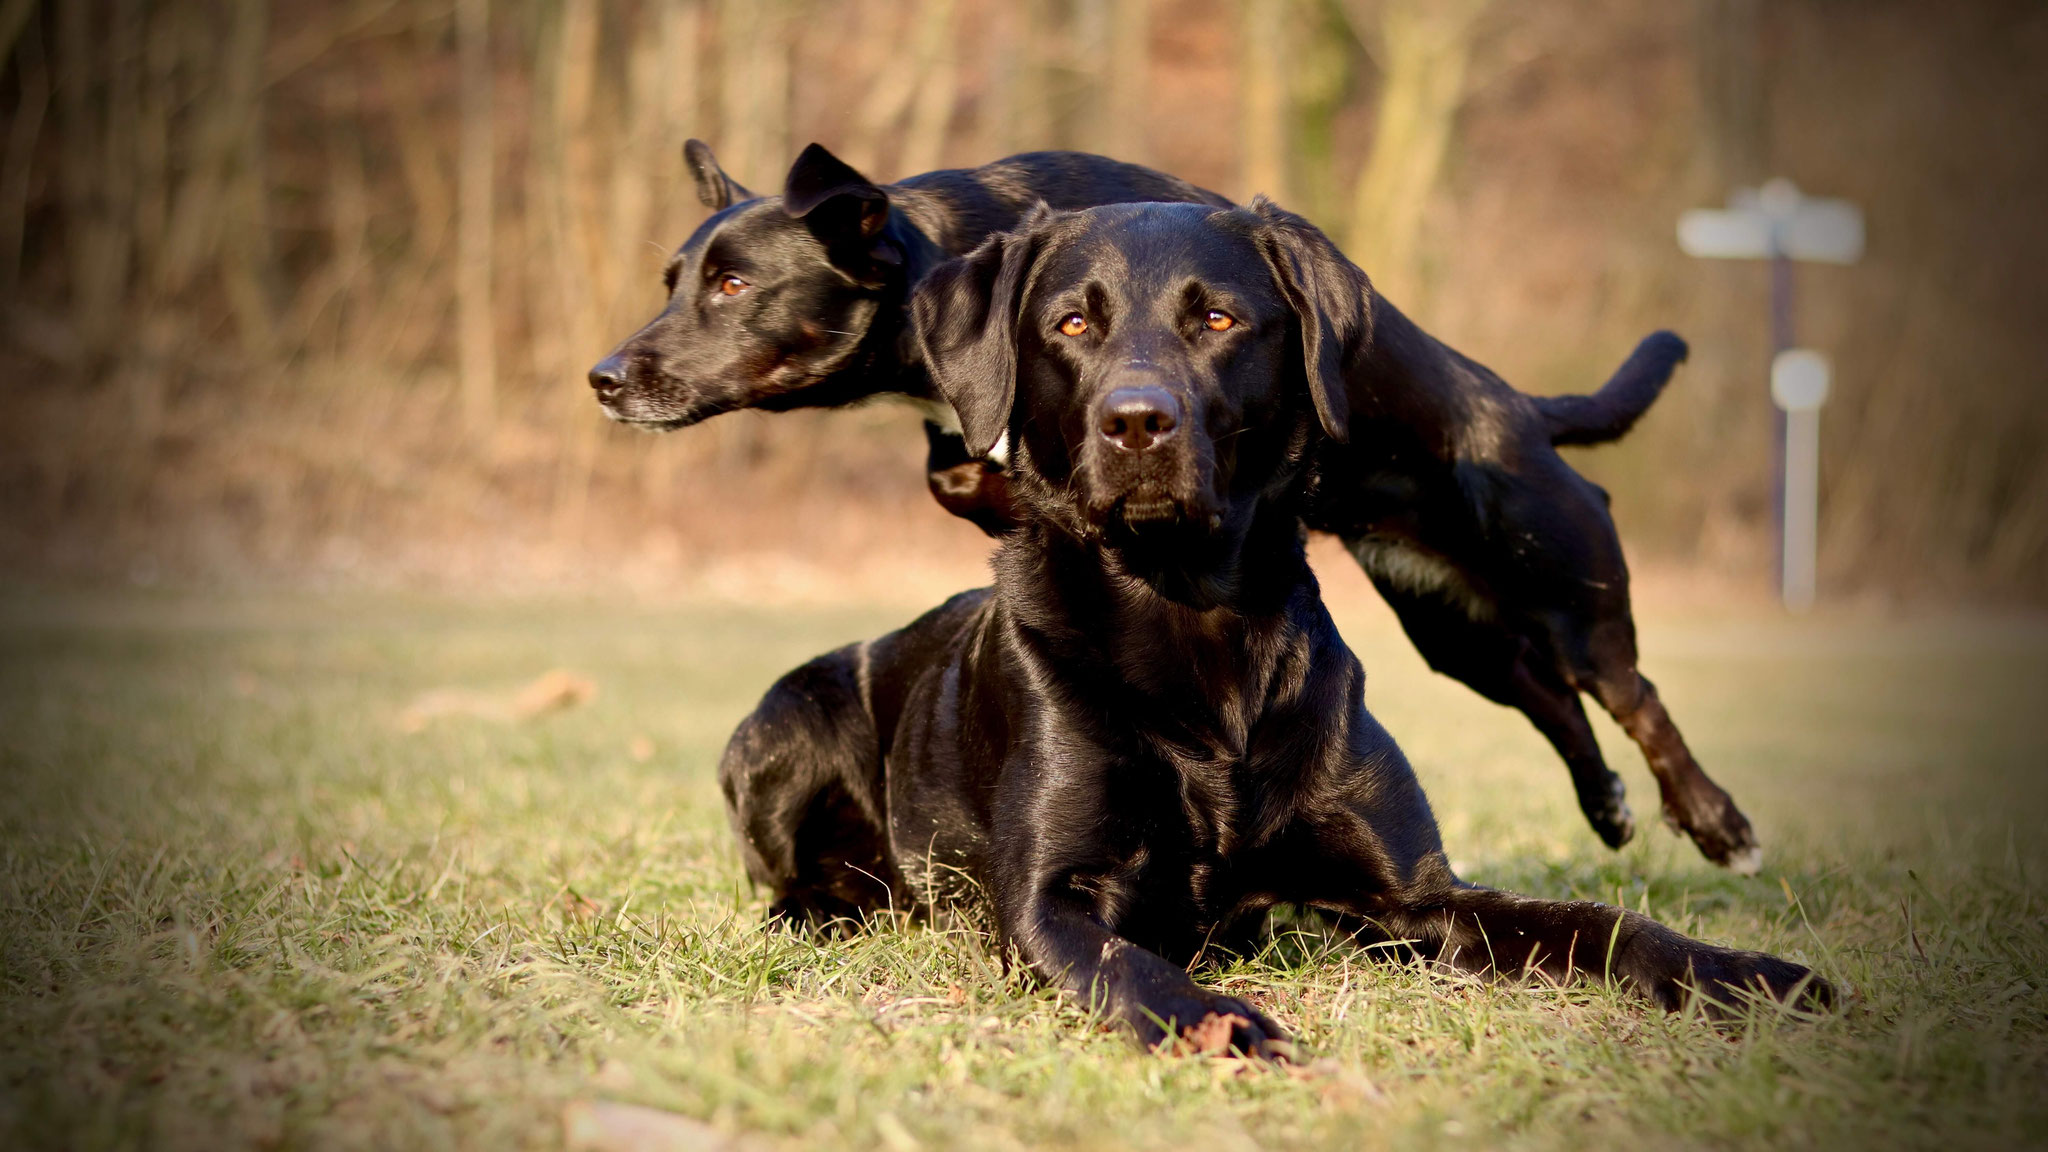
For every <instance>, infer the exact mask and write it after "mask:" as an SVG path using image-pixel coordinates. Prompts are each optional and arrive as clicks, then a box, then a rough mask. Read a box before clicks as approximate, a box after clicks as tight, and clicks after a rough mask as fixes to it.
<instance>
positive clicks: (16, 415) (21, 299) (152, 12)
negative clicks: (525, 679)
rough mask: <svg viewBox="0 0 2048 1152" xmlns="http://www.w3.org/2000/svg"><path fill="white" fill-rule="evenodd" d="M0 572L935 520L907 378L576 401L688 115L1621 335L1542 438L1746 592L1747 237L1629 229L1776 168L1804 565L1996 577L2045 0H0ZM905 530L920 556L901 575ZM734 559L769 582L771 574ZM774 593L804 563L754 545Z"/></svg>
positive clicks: (1756, 410) (1835, 574)
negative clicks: (1055, 152)
mask: <svg viewBox="0 0 2048 1152" xmlns="http://www.w3.org/2000/svg"><path fill="white" fill-rule="evenodd" d="M0 58H4V67H0V371H4V384H0V500H4V507H5V512H4V514H0V556H4V560H0V571H4V573H5V574H6V575H7V576H8V577H9V578H12V579H17V580H27V581H31V582H43V581H52V580H63V581H83V582H104V581H110V580H130V581H136V582H141V583H150V582H157V581H166V582H174V583H178V582H200V583H207V582H211V583H221V582H225V583H228V584H243V583H250V582H264V581H314V582H322V581H335V582H341V583H368V584H398V585H407V586H410V585H434V586H443V587H462V588H468V587H498V586H507V587H521V586H529V585H531V586H542V587H562V586H577V587H591V588H596V589H600V590H601V589H607V588H612V587H634V588H642V589H646V590H651V591H659V590H662V589H669V590H676V589H695V588H708V589H712V590H716V589H718V588H726V589H730V590H743V589H747V588H756V587H761V586H763V585H764V584H773V585H775V586H778V587H782V588H783V589H784V590H785V591H787V590H791V589H795V590H801V589H802V588H803V587H810V586H815V587H821V588H823V587H835V586H842V585H843V583H844V582H845V581H847V580H849V579H851V577H850V576H848V573H849V572H850V571H852V570H854V569H857V568H860V567H861V566H862V565H864V564H869V563H870V562H872V564H873V566H874V567H875V568H876V570H877V571H886V572H894V573H901V572H903V571H905V570H906V569H909V568H914V567H915V566H917V565H920V564H927V563H929V564H932V565H936V566H938V567H939V568H941V569H943V570H944V571H946V572H948V573H954V572H958V571H959V570H960V569H961V558H963V557H965V558H967V563H969V564H971V563H972V562H973V560H972V558H973V557H975V556H978V555H979V554H980V551H981V550H982V548H983V547H984V545H983V544H982V542H981V540H980V537H979V536H978V534H976V533H975V532H974V531H973V530H972V529H971V528H969V527H967V526H966V525H964V524H961V523H958V522H953V521H950V520H949V519H948V518H947V517H945V516H944V515H943V514H942V513H940V512H939V510H938V509H937V508H936V507H934V506H932V505H931V504H930V503H929V501H928V499H927V498H926V497H925V495H924V492H923V483H922V475H921V469H920V462H921V460H922V451H923V449H922V439H921V437H920V436H919V434H918V433H917V430H916V423H917V422H916V419H915V417H913V416H912V415H911V414H909V413H908V412H907V411H903V410H898V409H890V408H875V409H865V410H861V411H858V412H854V413H839V414H804V415H796V416H784V417H761V416H735V417H724V418H721V419H719V420H717V421H714V422H712V423H711V424H709V425H706V426H704V427H701V428H697V429H693V430H690V431H687V432H683V433H678V434H674V435H670V436H665V437H654V436H648V435H644V434H637V433H633V432H630V431H627V430H624V429H621V428H618V427H615V426H612V425H609V424H607V423H606V422H605V421H604V420H603V419H602V418H601V416H600V413H599V411H598V409H597V406H596V405H595V404H594V403H593V402H592V400H591V398H590V395H589V391H588V389H587V387H586V386H585V384H584V382H583V374H584V372H585V371H586V369H587V368H588V366H589V365H590V364H591V363H593V362H594V361H596V360H597V359H598V358H599V357H601V356H602V355H603V354H604V353H605V352H606V351H608V350H609V348H610V347H611V345H612V344H613V343H615V342H616V341H617V340H619V339H621V338H623V337H625V336H626V335H628V334H630V333H631V332H632V331H633V330H634V329H635V328H636V327H637V326H638V325H639V324H640V323H642V322H643V321H644V320H645V319H647V318H648V317H649V316H651V315H652V314H653V313H654V311H656V310H657V308H658V307H659V305H660V303H661V295H662V294H661V287H660V280H659V269H660V267H661V264H662V261H663V258H664V256H665V254H666V253H667V252H668V251H669V250H671V249H672V248H673V247H674V246H675V245H677V244H679V243H680V242H681V241H682V240H683V239H684V238H685V237H686V236H687V235H688V234H689V231H690V229H691V228H693V227H694V226H695V225H696V224H697V222H698V221H699V220H700V219H701V218H702V216H703V210H702V209H701V208H700V207H699V206H698V205H697V203H696V200H695V197H694V195H693V193H692V190H691V187H690V185H689V183H688V181H687V179H686V178H685V174H684V170H683V166H682V163H681V160H680V149H681V145H682V142H683V140H684V139H685V138H686V137H689V136H693V135H694V136H700V137H703V138H704V139H706V140H707V141H709V142H710V143H711V144H712V145H713V146H714V147H715V148H716V149H717V150H718V153H719V155H720V158H721V159H722V160H723V162H724V164H725V167H726V168H727V170H728V171H730V172H731V173H733V174H734V175H735V176H736V177H737V178H739V179H740V180H742V181H744V182H746V183H748V184H749V185H750V186H752V187H754V188H756V189H757V190H763V191H774V190H777V189H779V187H780V182H781V176H782V173H783V172H784V171H785V170H786V168H787V166H788V164H789V162H790V160H791V159H792V158H793V157H794V156H795V154H796V152H797V151H798V150H799V149H801V148H802V147H803V145H804V144H805V143H807V142H809V141H812V140H816V141H820V142H822V143H825V144H826V145H827V146H829V147H831V148H833V149H834V150H835V151H837V152H838V153H839V154H840V155H841V156H843V157H844V158H846V159H847V160H849V161H850V162H852V163H853V164H855V165H856V166H858V167H860V168H862V169H863V170H864V171H866V172H867V173H868V174H869V175H870V176H871V177H874V178H876V179H879V180H889V179H894V178H898V177H901V176H904V175H909V174H913V173H916V172H920V171H924V170H927V169H930V168H935V167H942V166H971V165H975V164H979V163H982V162H985V161H988V160H991V159H994V158H996V157H999V156H1002V155H1005V154H1008V153H1011V152H1016V151H1022V150H1027V149H1034V148H1049V147H1057V148H1080V149H1087V150H1092V151H1098V152H1104V153H1108V154H1111V155H1114V156H1117V157H1120V158H1123V159H1128V160H1135V161H1140V162H1144V163H1148V164H1151V165H1154V166H1157V167H1160V168H1164V169H1167V170H1170V171H1172V172H1175V173H1177V174H1179V175H1182V176H1185V177H1187V178H1189V179H1191V180H1194V181H1196V182H1198V183H1201V184H1204V185H1207V186H1209V187H1212V188H1214V189H1217V190H1218V191H1221V192H1224V193H1226V194H1229V195H1232V196H1235V197H1245V198H1248V197H1249V196H1250V195H1251V194H1253V193H1255V192H1266V193H1268V194H1270V195H1272V196H1274V197H1275V198H1276V199H1278V200H1280V201H1281V202H1282V203H1284V204H1287V205H1289V206H1291V207H1294V208H1296V209H1298V210H1301V211H1303V212H1305V213H1307V214H1308V215H1309V216H1310V217H1312V218H1313V219H1315V220H1316V221H1318V222H1319V223H1321V224H1322V225H1323V226H1324V227H1326V228H1327V229H1329V230H1330V231H1331V232H1332V233H1333V235H1335V236H1336V237H1337V238H1338V239H1339V241H1340V242H1341V243H1342V244H1344V246H1345V248H1346V251H1347V252H1348V253H1349V254H1350V255H1351V256H1352V257H1353V258H1354V259H1355V260H1357V261H1358V262H1359V263H1360V264H1361V265H1362V266H1363V267H1364V268H1365V269H1366V270H1367V271H1368V272H1369V273H1370V274H1371V275H1372V276H1373V277H1374V279H1375V280H1376V281H1377V282H1378V283H1379V284H1380V285H1381V287H1382V289H1383V290H1384V291H1385V292H1386V293H1387V294H1388V295H1389V296H1390V297H1391V298H1392V299H1394V300H1395V301H1396V302H1397V303H1399V304H1400V305H1401V306H1402V307H1403V308H1404V309H1406V310H1407V311H1408V312H1409V313H1410V315H1412V316H1414V317H1416V318H1417V319H1418V320H1419V321H1420V322H1421V323H1422V324H1424V325H1425V326H1426V327H1428V328H1429V329H1431V330H1432V331H1433V332H1435V333H1436V334H1437V335H1439V336H1441V337H1442V338H1444V339H1445V340H1447V341H1449V342H1451V343H1452V344H1454V345H1455V346H1457V347H1459V348H1460V349H1461V350H1463V351H1465V352H1466V353H1468V354H1470V355H1472V356H1474V357H1476V358H1478V359H1480V360H1482V361H1484V362H1486V363H1488V364H1490V365H1492V366H1493V367H1495V368H1496V369H1498V370H1499V371H1501V372H1502V373H1503V374H1504V375H1505V376H1506V377H1507V378H1508V379H1509V380H1511V381H1512V382H1514V383H1516V384H1517V385H1519V386H1520V387H1522V388H1524V389H1527V390H1530V391H1540V392H1555V391H1566V390H1582V389H1587V388H1591V387H1593V386H1595V385H1597V384H1598V383H1599V381H1600V380H1601V379H1603V378H1604V376H1605V374H1606V373H1607V372H1608V371H1609V370H1610V369H1611V368H1612V367H1613V366H1614V365H1615V364H1616V363H1618V362H1619V361H1620V359H1621V358H1622V357H1623V355H1625V354H1626V352H1627V351H1628V350H1629V348H1630V347H1632V345H1633V343H1634V341H1635V340H1636V339H1637V338H1638V337H1639V336H1641V335H1642V334H1643V333H1644V332H1646V331H1648V330H1649V329H1651V328H1654V327H1666V326H1668V327H1673V328H1676V329H1678V330H1679V331H1681V332H1682V333H1683V334H1684V335H1685V336H1687V337H1688V338H1689V339H1690V340H1691V341H1692V344H1693V349H1694V356H1693V361H1692V363H1691V365H1690V366H1689V367H1688V368H1687V369H1686V370H1685V371H1684V373H1683V374H1682V375H1681V376H1680V377H1679V380H1678V382H1677V383H1676V384H1675V385H1674V387H1673V388H1672V389H1671V390H1670V391H1669V392H1668V393H1667V394H1666V397H1665V399H1664V400H1663V401H1662V402H1661V403H1660V405H1659V406H1658V407H1657V408H1656V409H1655V410H1654V412H1653V413H1652V414H1651V416H1650V418H1649V419H1647V420H1646V421H1645V422H1644V424H1643V425H1642V426H1640V427H1639V429H1638V430H1637V431H1636V433H1635V434H1634V435H1633V436H1632V437H1631V438H1630V439H1629V440H1628V441H1627V442H1626V443H1624V444H1623V445H1620V446H1618V447H1613V448H1604V449H1599V450H1595V451H1591V452H1587V453H1582V454H1580V455H1578V456H1576V457H1575V458H1574V459H1575V463H1578V464H1579V465H1580V466H1581V467H1583V468H1584V469H1585V470H1586V471H1587V472H1588V473H1589V474H1590V475H1592V476H1594V477H1595V478H1596V479H1599V480H1600V481H1602V482H1603V483H1606V484H1607V485H1608V486H1609V487H1610V488H1611V489H1613V491H1614V493H1615V508H1616V513H1617V516H1618V518H1619V520H1620V522H1621V525H1622V529H1623V534H1624V537H1625V538H1626V540H1627V541H1628V543H1629V546H1630V548H1631V550H1632V554H1633V555H1634V556H1635V557H1636V559H1637V560H1638V562H1639V565H1640V564H1649V565H1658V564H1668V565H1669V566H1671V567H1674V568H1675V567H1678V566H1685V567H1687V568H1688V569H1689V570H1694V571H1713V572H1719V573H1725V574H1727V575H1730V576H1732V577H1734V578H1736V579H1739V580H1743V581H1749V582H1753V583H1754V585H1755V586H1756V587H1759V588H1761V587H1763V586H1764V582H1765V581H1766V580H1767V579H1768V568H1769V558H1770V540H1771V531H1772V528H1771V525H1772V516H1771V510H1770V501H1771V492H1772V481H1771V469H1772V460H1773V447H1772V426H1773V425H1772V413H1771V409H1770V407H1769V402H1768V400H1767V397H1766V390H1765V384H1764V376H1765V370H1766V366H1767V363H1768V358H1769V351H1770V350H1769V347H1768V339H1769V329H1768V323H1767V289H1768V275H1769V274H1768V269H1767V268H1766V267H1764V266H1763V265H1762V264H1756V263H1736V262H1703V261H1696V260H1692V259H1689V258H1687V257H1685V256H1683V255H1682V254H1680V253H1679V251H1678V250H1677V247H1676V244H1675V242H1674V223H1675V220H1676V218H1677V216H1678V214H1679V213H1680V212H1681V211H1682V210H1683V209H1685V208H1688V207H1695V206H1719V205H1720V204H1722V203H1723V202H1724V201H1725V198H1726V196H1727V193H1728V191H1729V189H1730V188H1731V187H1732V186H1735V185H1754V184H1756V183H1758V182H1760V181H1761V180H1763V179H1765V178H1767V177H1770V176H1774V175H1782V176H1787V177H1790V178H1791V179H1793V180H1795V181H1796V182H1797V183H1798V184H1799V185H1800V186H1801V187H1802V188H1804V189H1805V190H1807V191H1808V192H1809V193H1812V194H1816V195H1825V196H1842V197H1847V198H1850V199H1853V200H1855V201H1857V202H1859V203H1860V204H1861V205H1862V206H1863V208H1864V210H1865V213H1866V217H1867V220H1868V226H1869V235H1870V245H1869V250H1868V253H1867V255H1866V257H1865V259H1864V261H1863V262H1862V263H1861V264H1859V265H1856V266H1854V267H1847V268H1836V267H1817V266H1804V267H1801V268H1800V270H1799V272H1798V280H1799V285H1798V292H1799V297H1798V301H1799V328H1800V335H1801V338H1802V340H1801V342H1802V343H1804V344H1807V345H1810V346H1813V347H1817V348H1819V349H1821V350H1823V351H1825V352H1826V353H1828V354H1829V355H1830V356H1831V357H1833V359H1834V361H1835V366H1836V387H1835V394H1834V398H1833V399H1832V400H1831V401H1830V403H1829V406H1828V407H1827V409H1826V410H1825V412H1824V415H1823V437H1824V444H1825V456H1824V468H1825V473H1824V488H1823V512H1822V515H1823V521H1822V526H1823V572H1822V576H1823V589H1824V594H1833V595H1837V596H1841V595H1868V594H1873V593H1875V594H1881V595H1886V596H1905V597H1911V598H1923V597H1939V598H1971V599H1994V600H2007V601H2010V600H2025V601H2037V602H2038V601H2041V600H2044V599H2048V452H2044V451H2043V450H2042V449H2043V446H2044V444H2048V437H2044V432H2048V428H2044V424H2048V405H2044V404H2043V403H2042V400H2043V389H2042V386H2041V377H2040V373H2041V366H2042V363H2043V358H2042V355H2041V353H2040V351H2039V347H2038V343H2037V341H2039V340H2040V339H2041V338H2042V335H2043V332H2042V322H2043V320H2044V319H2048V317H2044V314H2043V308H2042V305H2043V302H2044V300H2048V291H2044V289H2048V227H2044V226H2043V224H2042V223H2041V192H2040V189H2041V188H2042V187H2044V178H2048V131H2043V129H2042V126H2041V115H2042V110H2043V109H2048V7H2044V6H2043V5H2040V4H2038V3H2031V2H2012V3H1997V2H1977V3H1966V4H1947V5H1929V4H1924V3H1918V2H1915V0H1869V2H1859V3H1845V2H1841V0H1779V2H1775V3H1769V4H1766V3H1762V2H1761V0H1692V2H1690V3H1666V2H1657V0H1541V2H1539V0H1515V2H1507V0H1501V2H1496V3H1488V2H1486V0H1434V2H1428V0H1227V2H1225V3H1214V2H1203V3H1197V2H1193V0H1008V2H1001V0H904V2H900V3H881V2H869V0H637V2H627V0H613V2H605V3H599V2H598V0H452V2H450V0H440V2H435V0H426V2H399V0H206V2H200V0H0ZM949 565H950V567H948V566H949ZM778 582H779V583H778ZM807 582H808V583H807Z"/></svg>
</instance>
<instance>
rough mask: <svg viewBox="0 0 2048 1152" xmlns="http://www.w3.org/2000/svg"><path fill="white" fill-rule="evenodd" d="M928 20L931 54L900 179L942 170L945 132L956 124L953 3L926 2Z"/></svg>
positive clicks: (921, 69) (921, 72) (948, 0)
mask: <svg viewBox="0 0 2048 1152" xmlns="http://www.w3.org/2000/svg"><path fill="white" fill-rule="evenodd" d="M926 3H927V11H926V13H925V19H926V20H927V21H929V22H930V24H931V31H930V32H929V33H928V34H927V33H925V32H924V30H923V29H922V28H920V30H919V32H920V36H924V35H929V37H930V44H931V47H930V50H929V54H928V55H925V56H923V58H922V59H921V60H920V61H919V64H920V67H919V68H918V72H919V76H918V92H917V100H916V102H915V103H914V104H913V105H912V106H911V112H910V130H909V132H908V133H907V134H906V135H905V137H904V141H903V159H902V161H901V162H900V167H901V169H902V171H901V173H900V175H904V176H913V175H916V174H917V173H919V172H929V171H931V170H932V169H934V168H937V167H938V166H939V159H940V157H941V156H942V155H943V154H944V152H945V147H946V128H947V127H948V126H949V125H950V124H951V123H952V121H953V101H954V97H955V96H956V95H957V94H958V91H959V87H960V85H959V59H958V57H959V50H958V48H957V47H956V45H957V42H958V39H959V37H958V35H957V31H956V23H955V20H954V13H955V10H956V7H957V6H956V5H955V3H954V0H926Z"/></svg>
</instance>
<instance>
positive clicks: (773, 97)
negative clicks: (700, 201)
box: [717, 0, 796, 194]
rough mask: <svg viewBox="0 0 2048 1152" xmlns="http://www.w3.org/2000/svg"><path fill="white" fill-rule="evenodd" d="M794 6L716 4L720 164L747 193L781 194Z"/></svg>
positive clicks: (775, 1) (741, 0)
mask: <svg viewBox="0 0 2048 1152" xmlns="http://www.w3.org/2000/svg"><path fill="white" fill-rule="evenodd" d="M793 3H794V0H718V57H719V59H718V69H719V83H718V85H717V89H718V93H719V118H720V122H721V128H720V131H719V139H718V149H719V159H720V162H721V164H722V166H723V167H724V168H725V170H726V171H727V172H730V173H731V174H732V175H733V177H734V178H735V179H737V180H738V181H739V182H740V183H742V184H745V185H746V186H747V187H749V188H753V189H756V190H759V191H761V192H763V193H764V194H765V193H769V192H776V191H780V190H781V185H782V176H783V173H784V172H786V171H788V168H789V162H790V161H791V160H793V159H795V156H794V155H792V153H791V151H790V145H789V84H790V70H789V68H790V55H791V48H792V46H793V40H794V36H793V33H794V25H795V23H796V21H795V20H793V19H792V16H793V12H792V11H791V8H792V4H793Z"/></svg>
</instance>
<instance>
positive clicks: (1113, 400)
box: [1096, 384, 1180, 452]
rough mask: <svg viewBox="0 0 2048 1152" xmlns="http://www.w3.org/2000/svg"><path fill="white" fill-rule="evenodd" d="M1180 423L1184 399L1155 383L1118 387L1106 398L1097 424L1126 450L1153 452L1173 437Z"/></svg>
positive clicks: (1109, 437)
mask: <svg viewBox="0 0 2048 1152" xmlns="http://www.w3.org/2000/svg"><path fill="white" fill-rule="evenodd" d="M1178 427H1180V401H1179V400H1176V399H1174V397H1173V393H1171V392H1168V391H1167V390H1166V389H1164V388H1160V387H1157V386H1155V385H1149V384H1148V385H1145V386H1143V387H1139V388H1118V389H1116V390H1115V391H1113V392H1111V393H1110V394H1109V395H1108V396H1106V397H1104V398H1103V401H1102V413H1101V417H1100V419H1099V422H1098V423H1097V424H1096V429H1097V431H1099V432H1101V433H1102V435H1103V437H1104V438H1105V439H1107V440H1109V441H1110V443H1112V444H1115V445H1116V446H1117V447H1118V448H1121V449H1123V450H1124V451H1126V452H1149V451H1151V450H1152V449H1153V448H1156V447H1158V446H1159V445H1160V444H1162V443H1164V442H1165V441H1167V440H1170V439H1172V438H1173V430H1174V429H1175V428H1178Z"/></svg>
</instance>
